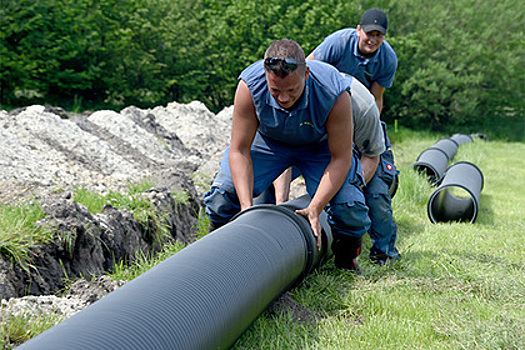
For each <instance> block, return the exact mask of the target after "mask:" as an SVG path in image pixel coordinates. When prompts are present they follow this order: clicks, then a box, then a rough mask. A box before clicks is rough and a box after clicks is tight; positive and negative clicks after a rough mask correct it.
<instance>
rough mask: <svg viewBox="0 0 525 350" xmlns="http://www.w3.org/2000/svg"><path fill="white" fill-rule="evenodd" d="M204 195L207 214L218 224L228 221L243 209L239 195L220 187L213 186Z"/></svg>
mask: <svg viewBox="0 0 525 350" xmlns="http://www.w3.org/2000/svg"><path fill="white" fill-rule="evenodd" d="M202 197H203V201H204V205H205V206H206V214H207V215H208V216H209V217H210V220H211V221H213V222H215V223H217V224H225V223H227V222H228V221H229V220H230V219H231V218H232V217H233V216H234V215H235V214H237V213H238V212H239V211H240V210H241V207H240V205H239V201H238V199H237V197H236V196H235V195H234V194H231V193H229V192H227V191H225V190H224V189H222V188H220V187H212V188H211V190H209V191H208V192H206V193H205V194H204V195H203V196H202Z"/></svg>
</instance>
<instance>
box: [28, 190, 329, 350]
mask: <svg viewBox="0 0 525 350" xmlns="http://www.w3.org/2000/svg"><path fill="white" fill-rule="evenodd" d="M308 201H309V199H304V198H303V199H300V200H298V201H295V202H293V203H291V204H290V203H287V204H285V205H282V206H271V205H262V206H255V207H252V208H250V209H248V210H246V211H244V212H242V213H241V214H240V215H238V216H237V217H236V218H235V219H234V220H233V221H232V222H230V223H229V224H227V225H225V226H223V227H221V228H220V229H218V230H216V231H214V232H212V233H210V234H209V235H207V236H205V237H203V238H202V239H200V240H198V241H196V242H195V243H193V244H191V245H189V246H188V247H186V248H184V249H183V250H181V251H180V252H178V253H176V254H175V255H173V256H172V257H170V258H168V259H167V260H165V261H164V262H163V263H161V264H159V265H157V266H156V267H154V268H152V269H151V270H149V271H147V272H146V273H144V274H142V275H141V276H139V277H137V278H136V279H134V280H133V281H131V282H128V283H127V284H125V285H124V286H122V287H121V288H119V289H117V290H116V291H114V292H113V293H110V294H109V295H107V296H106V297H104V298H102V299H101V300H99V301H98V302H96V303H94V304H92V305H91V306H89V307H87V308H86V309H84V310H83V311H81V312H79V313H77V314H75V315H73V316H72V317H70V318H69V319H67V320H65V321H63V322H62V323H60V324H58V325H57V326H55V327H53V328H51V329H49V330H48V331H46V332H44V333H42V334H40V335H39V336H37V337H35V338H33V339H31V340H30V341H28V342H26V343H25V344H23V345H21V346H20V347H19V349H24V350H27V349H39V350H46V349H50V350H51V349H53V350H60V349H64V350H65V349H67V350H71V349H75V350H82V349H111V350H116V349H126V350H132V349H140V350H144V349H170V350H173V349H227V348H229V347H230V346H231V345H232V344H233V343H234V342H235V341H236V340H237V338H238V337H239V336H240V335H241V334H242V333H243V332H244V331H245V330H246V329H247V328H248V327H249V326H250V324H251V323H252V322H253V321H254V320H255V319H256V318H257V317H258V315H259V314H260V313H261V312H263V311H264V310H265V309H266V308H267V307H268V306H269V305H270V303H271V302H272V301H273V300H274V299H276V298H277V297H279V296H280V294H281V293H283V292H285V291H287V290H288V289H290V288H291V287H292V286H294V285H295V284H297V283H298V282H299V281H300V280H301V279H302V277H304V275H305V274H306V273H308V272H309V271H310V270H311V269H312V268H313V267H314V266H315V265H316V264H318V263H319V262H320V261H321V259H322V258H323V255H326V254H327V253H328V252H329V249H328V248H327V247H329V245H328V244H326V242H327V241H330V242H331V233H330V232H329V231H326V230H325V231H326V232H325V234H326V235H327V236H330V237H325V240H324V242H325V244H324V250H323V251H321V252H317V251H316V247H315V239H313V234H312V231H311V229H310V226H309V224H308V222H307V221H306V220H305V219H304V218H302V217H300V216H298V215H296V214H295V213H294V212H293V210H294V209H300V208H304V207H306V205H307V204H308ZM321 219H322V220H325V219H324V218H321ZM322 225H323V228H328V225H327V223H326V222H323V224H322ZM328 230H329V228H328Z"/></svg>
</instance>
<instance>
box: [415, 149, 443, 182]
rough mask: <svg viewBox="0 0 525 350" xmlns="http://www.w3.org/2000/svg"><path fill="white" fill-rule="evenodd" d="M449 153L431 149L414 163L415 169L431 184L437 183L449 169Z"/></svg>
mask: <svg viewBox="0 0 525 350" xmlns="http://www.w3.org/2000/svg"><path fill="white" fill-rule="evenodd" d="M448 161H449V159H448V156H447V153H446V152H444V151H443V150H441V149H439V148H434V147H430V148H427V149H426V150H424V151H423V152H421V154H420V155H419V157H417V160H416V162H415V163H414V168H415V169H416V170H417V171H418V172H419V173H421V174H424V175H426V176H427V177H428V178H429V180H430V182H437V181H439V179H441V177H442V176H443V174H444V173H445V170H446V169H447V165H448Z"/></svg>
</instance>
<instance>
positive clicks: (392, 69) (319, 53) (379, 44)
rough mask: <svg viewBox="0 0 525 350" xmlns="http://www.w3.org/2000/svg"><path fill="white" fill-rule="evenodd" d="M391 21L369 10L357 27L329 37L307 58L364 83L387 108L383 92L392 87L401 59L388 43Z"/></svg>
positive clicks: (340, 31) (379, 105)
mask: <svg viewBox="0 0 525 350" xmlns="http://www.w3.org/2000/svg"><path fill="white" fill-rule="evenodd" d="M387 28H388V21H387V18H386V14H385V13H384V12H383V11H382V10H380V9H377V8H373V9H370V10H368V11H366V12H365V13H364V14H363V16H362V17H361V21H360V22H359V25H358V26H357V28H355V29H354V28H345V29H341V30H339V31H337V32H335V33H333V34H331V35H329V36H328V37H326V38H325V40H324V41H323V42H322V43H321V44H320V45H319V46H318V47H317V48H316V49H315V50H314V51H313V52H312V53H311V54H310V55H309V56H308V57H307V59H311V60H313V59H315V60H320V61H324V62H327V63H330V64H331V65H332V66H335V67H336V68H337V69H339V71H340V72H343V73H346V74H349V75H351V76H353V77H355V78H357V79H358V80H359V81H360V82H361V83H363V84H364V85H365V86H366V87H367V88H368V89H369V90H370V92H371V93H372V94H373V95H374V97H375V99H376V104H377V107H378V108H379V112H381V110H382V109H383V92H384V91H385V89H388V88H389V87H391V86H392V83H393V82H394V76H395V74H396V69H397V56H396V53H395V52H394V50H393V49H392V47H391V46H390V44H389V43H388V42H387V41H386V40H385V35H386V31H387Z"/></svg>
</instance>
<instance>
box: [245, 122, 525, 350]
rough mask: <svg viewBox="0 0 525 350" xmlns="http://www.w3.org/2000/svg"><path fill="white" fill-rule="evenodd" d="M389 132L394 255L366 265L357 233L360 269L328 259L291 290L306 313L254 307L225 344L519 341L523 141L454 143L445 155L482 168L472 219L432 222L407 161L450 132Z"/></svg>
mask: <svg viewBox="0 0 525 350" xmlns="http://www.w3.org/2000/svg"><path fill="white" fill-rule="evenodd" d="M390 134H391V137H392V139H394V142H395V146H394V152H395V157H396V163H397V165H398V166H399V168H400V170H401V176H400V188H399V191H398V193H397V194H396V196H395V197H394V202H393V206H394V215H395V220H396V222H397V224H398V229H399V233H398V248H399V249H400V251H401V253H402V255H403V258H402V260H400V261H399V262H397V263H396V264H394V265H391V266H386V267H377V266H375V265H372V264H371V263H370V262H369V261H368V259H367V256H368V249H369V247H370V241H369V239H368V236H367V239H365V247H364V251H363V253H362V255H361V257H360V258H359V262H360V265H361V267H362V269H363V272H364V275H363V276H354V275H352V274H350V273H347V272H343V271H339V270H337V269H336V268H335V267H334V265H333V262H332V261H329V262H328V263H326V264H325V265H323V266H322V267H320V268H319V269H318V270H317V271H316V272H315V273H313V274H312V275H310V276H309V277H307V279H306V281H305V282H304V283H303V284H302V285H301V286H299V287H298V288H296V289H295V290H294V291H292V293H291V296H292V298H293V299H294V300H295V301H296V302H297V303H299V304H300V305H301V306H302V307H304V308H305V309H307V310H309V311H311V312H312V314H314V315H316V316H317V318H316V319H317V320H316V321H315V322H298V321H297V320H295V319H294V318H293V317H292V314H291V313H284V314H277V315H275V314H273V313H272V314H270V313H268V312H267V313H264V314H263V315H262V316H261V317H259V319H258V320H257V321H256V322H255V323H254V324H253V325H252V327H251V328H250V329H249V330H248V331H247V332H246V333H245V334H244V335H243V336H242V337H241V338H240V339H239V341H238V342H237V344H236V346H235V349H334V350H335V349H524V348H525V306H524V305H525V297H524V296H525V271H524V266H525V265H524V260H525V258H524V254H523V253H524V252H523V250H524V246H525V243H524V242H525V240H524V233H525V157H523V154H524V153H525V144H523V143H505V142H498V141H491V142H488V143H486V142H484V141H482V140H481V139H476V141H475V142H474V143H469V144H465V145H463V146H461V147H460V148H459V150H458V153H457V154H456V157H455V158H454V161H458V160H465V161H469V162H472V163H474V164H476V165H477V166H478V167H479V168H480V169H481V171H482V172H483V175H484V180H485V181H484V188H483V190H482V193H481V199H480V210H479V213H478V217H477V220H476V222H475V223H474V224H470V223H445V224H444V223H440V224H432V223H431V222H430V220H429V219H428V216H427V201H428V198H429V197H430V195H431V193H432V192H433V190H434V188H433V187H431V186H430V185H429V184H428V183H427V181H426V180H425V179H424V178H423V177H421V176H420V175H419V174H417V173H416V172H415V171H414V170H413V169H412V164H413V162H414V161H415V160H416V158H417V156H418V155H419V153H420V152H421V151H423V150H424V149H426V148H427V147H430V146H432V145H433V144H434V143H435V142H436V141H437V140H438V139H439V138H441V137H449V136H451V135H436V134H422V133H414V132H410V131H408V130H399V131H398V132H397V133H393V132H391V133H390Z"/></svg>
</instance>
